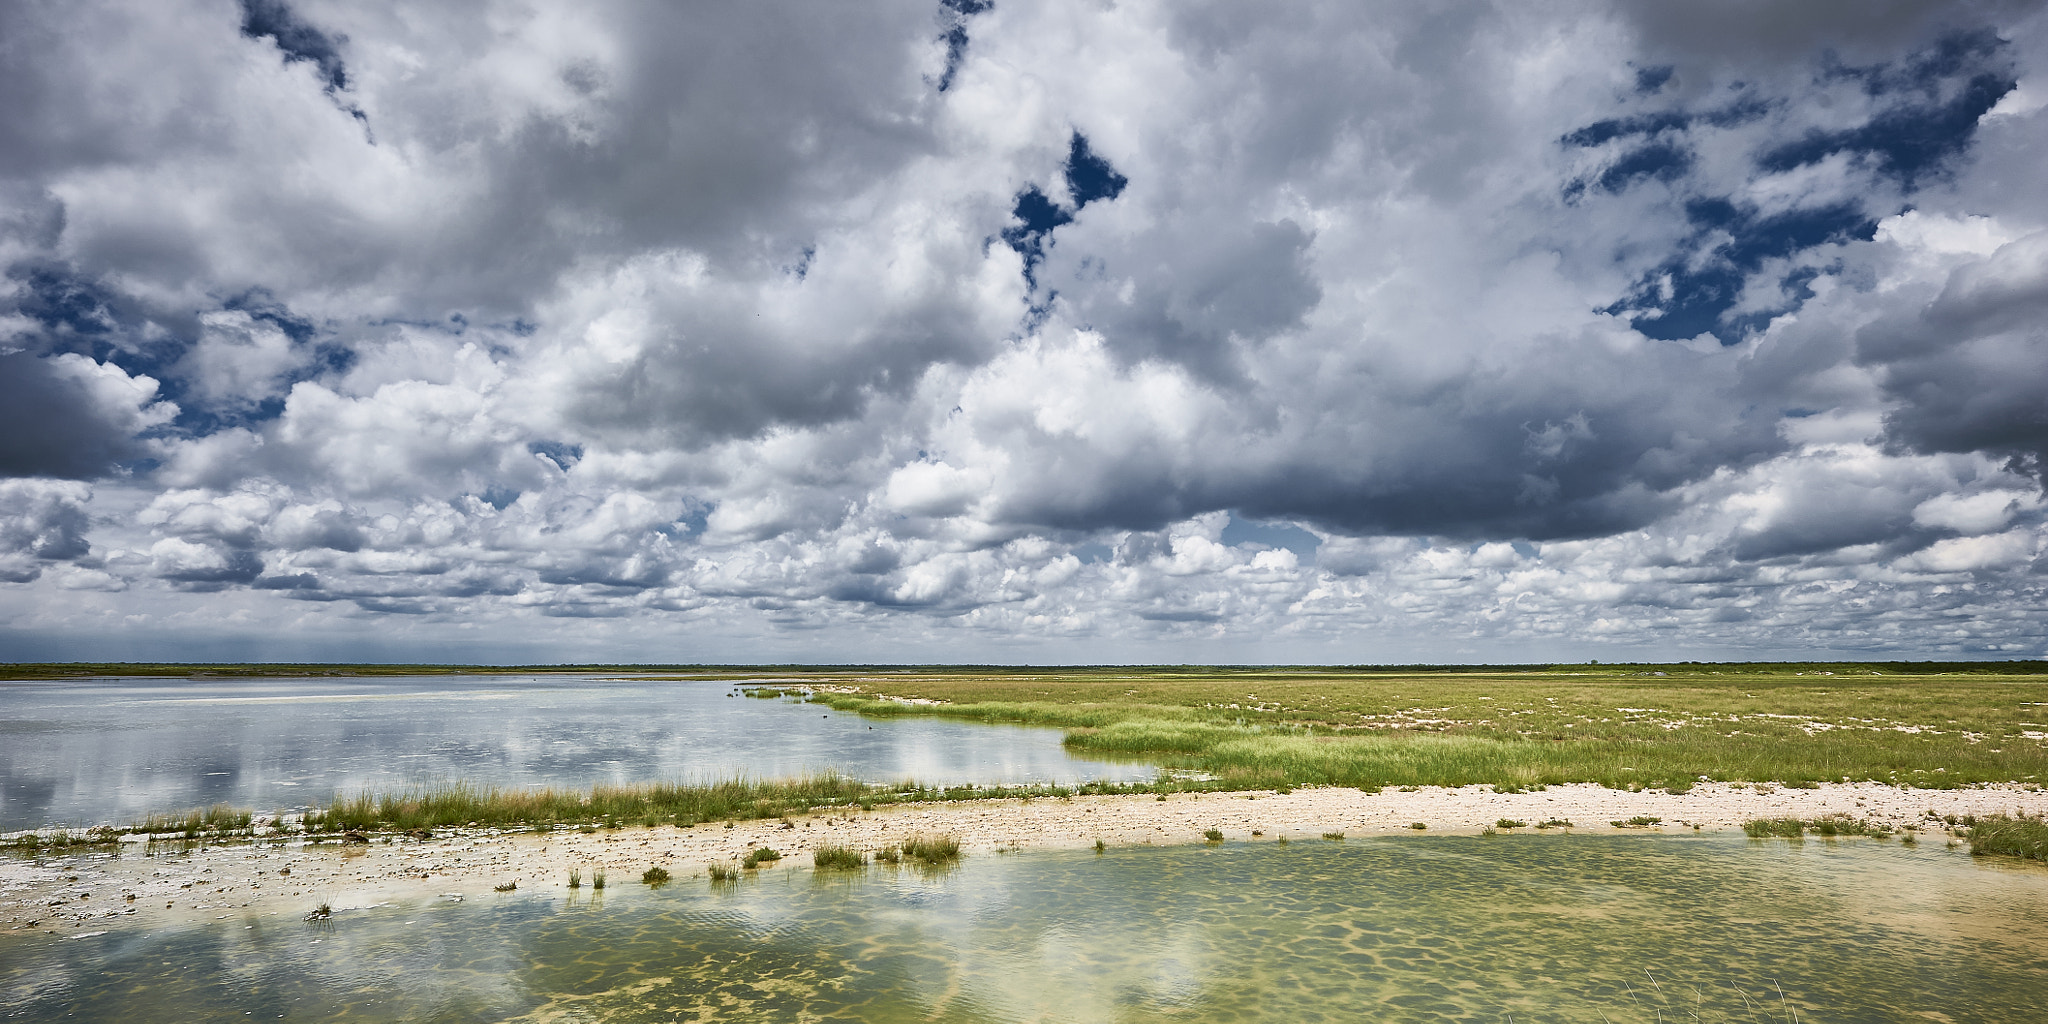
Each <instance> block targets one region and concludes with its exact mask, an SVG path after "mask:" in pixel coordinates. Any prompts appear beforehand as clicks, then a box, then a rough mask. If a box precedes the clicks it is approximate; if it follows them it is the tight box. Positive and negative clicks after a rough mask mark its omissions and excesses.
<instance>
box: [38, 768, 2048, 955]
mask: <svg viewBox="0 0 2048 1024" xmlns="http://www.w3.org/2000/svg"><path fill="white" fill-rule="evenodd" d="M2044 812H2048V793H2044V792H2042V791H2041V790H2039V789H2038V788H2036V789H2026V788H2023V787H2019V786H1987V787H1983V788H1977V789H1959V790H1928V789H1897V788H1892V787H1888V786H1882V785H1878V784H1876V783H1856V784H1835V785H1824V786H1822V787H1821V788H1819V789H1810V790H1797V789H1783V788H1779V787H1770V786H1767V787H1764V788H1763V789H1761V790H1759V789H1757V788H1754V787H1750V786H1747V785H1742V786H1737V785H1728V784H1721V783H1702V784H1700V785H1699V786H1698V787H1697V788H1695V789H1694V790H1692V791H1691V792H1690V793H1686V794H1683V795H1678V796H1673V795H1671V794H1668V793H1665V792H1663V791H1661V790H1659V791H1644V792H1640V793H1629V792H1624V791H1621V790H1612V789H1606V788H1603V787H1601V786H1597V785H1592V784H1584V785H1572V786H1552V787H1550V788H1549V789H1547V790H1544V791H1538V792H1528V793H1514V794H1503V793H1495V792H1493V791H1492V789H1491V787H1486V786H1467V787H1464V788H1462V789H1439V788H1423V789H1420V790H1416V791H1413V792H1397V791H1394V790H1388V791H1385V792H1382V793H1377V794H1369V793H1362V792H1360V791H1358V790H1355V789H1345V788H1336V787H1323V788H1309V789H1298V790H1295V791H1294V792H1292V793H1289V794H1286V795H1280V794H1276V793H1273V792H1270V791H1268V792H1252V793H1203V794H1176V795H1173V796H1170V797H1168V798H1167V799H1166V800H1164V801H1161V800H1159V799H1157V798H1156V797H1154V796H1151V795H1132V796H1081V797H1073V798H1045V797H1041V798H1037V799H1032V800H1014V799H1012V800H971V801H956V802H944V803H925V804H899V805H891V806H884V807H880V808H877V809H876V810H874V811H870V812H862V811H859V810H853V811H851V812H848V811H847V810H845V809H833V810H831V811H830V812H827V811H825V810H823V809H820V810H818V811H816V812H813V813H810V814H797V815H792V816H790V817H789V818H787V819H783V820H777V819H773V818H770V819H765V820H756V821H739V822H734V823H732V824H731V825H729V826H727V825H722V824H718V823H710V824H703V825H698V826H696V827H694V828H688V829H679V828H673V827H656V828H645V827H637V826H636V827H628V828H621V829H615V830H598V831H595V832H588V833H585V832H581V831H578V830H573V829H570V830H559V831H555V832H552V833H548V834H539V833H532V832H516V833H515V832H498V831H495V830H491V829H457V830H450V831H448V832H446V833H444V834H441V835H438V836H436V837H435V838H433V839H429V840H417V839H412V838H407V837H397V838H395V839H394V841H392V842H390V843H388V844H387V843H386V842H385V841H384V839H383V837H381V836H379V837H376V838H375V840H374V841H373V842H371V843H368V844H362V843H354V844H346V845H344V844H339V843H334V842H323V843H318V844H306V843H304V842H303V841H297V842H283V843H280V842H259V843H253V844H250V843H240V844H227V845H221V846H206V847H205V848H203V849H194V850H193V851H192V852H191V853H189V854H185V853H173V852H168V844H159V845H158V847H157V849H158V851H159V852H158V853H157V855H155V856H145V853H144V849H143V846H142V844H139V843H125V844H123V845H122V848H121V851H120V853H119V855H114V854H111V853H109V852H107V851H105V850H98V851H89V850H85V849H83V848H74V849H73V850H71V851H67V852H65V853H63V854H46V855H44V856H43V857H42V858H40V860H39V861H38V860H31V859H29V858H27V857H21V856H10V857H0V936H6V935H24V934H29V933H44V932H47V933H52V934H59V935H63V934H78V933H80V932H82V931H87V930H94V931H97V930H112V929H116V928H119V929H122V930H127V929H149V928H157V927H163V926H167V925H174V924H181V923H187V922H194V921H203V920H213V919H220V918H229V917H247V916H271V915H279V916H292V917H296V916H302V915H304V914H305V913H307V912H308V911H309V910H311V909H312V908H314V907H316V906H318V905H320V904H322V903H325V904H328V905H330V906H331V907H333V908H334V909H335V910H336V911H346V910H348V909H353V908H363V907H371V906H375V905H377V904H381V903H386V902H391V901H395V900H409V899H420V898H433V897H442V898H457V897H461V898H477V897H489V896H492V895H494V892H495V891H497V887H499V886H503V885H507V884H514V885H516V886H517V889H516V890H513V891H517V892H521V893H531V892H535V891H548V890H563V887H564V886H565V885H566V884H567V880H568V876H569V872H570V871H571V870H572V869H576V870H580V871H581V872H582V873H583V876H584V878H585V879H586V884H588V882H587V880H588V879H589V878H590V877H591V875H592V874H593V873H594V872H595V871H596V870H599V869H602V870H604V871H605V872H606V874H607V875H608V876H609V882H610V885H611V886H612V887H613V888H618V887H622V886H626V885H638V884H639V880H640V875H641V872H643V871H645V870H646V869H647V868H649V867H651V866H656V865H659V866H662V867H664V868H666V869H667V870H668V871H669V872H670V873H671V874H672V875H673V876H674V878H675V880H676V881H677V882H688V881H689V880H690V879H691V878H692V877H693V876H694V877H696V878H698V879H699V883H700V884H701V879H702V877H703V876H704V874H705V867H706V865H707V864H709V863H711V862H714V861H724V860H731V859H733V858H737V857H742V856H745V854H746V853H747V851H748V850H749V849H751V848H753V847H756V846H770V847H773V848H775V849H776V850H778V851H780V852H781V853H782V854H783V859H782V860H781V861H779V862H776V863H774V864H773V865H772V866H770V867H768V868H765V869H764V870H769V871H791V870H803V871H808V870H810V869H811V857H810V853H811V851H812V850H814V849H816V848H817V847H818V846H820V845H824V844H837V845H842V846H851V847H855V848H858V849H869V850H871V849H876V848H879V847H882V846H887V845H891V844H894V843H897V842H900V841H901V840H902V839H903V838H904V837H905V836H907V835H911V834H914V833H920V832H922V833H949V834H952V835H956V836H958V837H959V838H960V841H961V847H962V849H963V851H964V852H965V853H966V854H967V855H968V856H975V855H978V854H986V853H990V852H993V851H996V850H1008V849H1033V848H1040V849H1043V848H1062V847H1064V848H1076V847H1088V846H1092V845H1093V844H1094V843H1095V842H1096V841H1098V840H1100V841H1101V842H1103V843H1104V844H1106V845H1108V846H1125V845H1132V844H1156V845H1168V844H1178V843H1198V842H1202V841H1203V832H1204V830H1207V829H1212V828H1213V829H1217V830H1219V831H1221V832H1222V833H1223V835H1224V837H1225V839H1226V840H1227V841H1232V842H1244V841H1250V842H1272V841H1276V840H1279V839H1282V838H1285V839H1289V840H1301V839H1317V838H1319V837H1321V836H1322V835H1323V834H1324V833H1330V832H1343V833H1345V834H1346V836H1347V837H1365V836H1373V835H1393V834H1400V835H1426V834H1472V833H1477V832H1479V831H1481V830H1482V829H1484V828H1486V827H1489V826H1492V825H1494V824H1495V823H1496V822H1497V821H1498V820H1500V819H1503V818H1506V819H1511V820H1518V821H1524V822H1527V823H1528V825H1529V826H1530V827H1529V828H1528V829H1526V831H1536V830H1535V828H1534V826H1535V825H1537V824H1538V823H1541V822H1545V821H1551V820H1564V821H1569V822H1571V823H1572V828H1571V831H1573V832H1578V833H1613V832H1616V831H1619V830H1617V829H1616V828H1614V827H1613V826H1611V825H1610V824H1609V822H1612V821H1617V820H1626V819H1628V818H1632V817H1637V816H1647V817H1655V818H1661V819H1662V824H1661V825H1657V826H1651V827H1649V828H1647V829H1643V828H1637V829H1630V831H1660V830H1661V831H1665V832H1675V831H1684V832H1687V833H1692V832H1693V831H1695V826H1697V829H1698V831H1700V832H1727V831H1739V830H1740V829H1741V827H1742V824H1743V822H1745V821H1748V820H1751V819H1753V818H1766V817H1796V818H1818V817H1823V816H1827V815H1834V814H1844V815H1848V816H1850V817H1852V818H1855V819H1857V820H1865V821H1871V822H1877V823H1883V824H1887V825H1890V826H1892V827H1893V828H1894V829H1897V828H1903V827H1905V826H1908V825H1912V826H1915V827H1916V828H1918V829H1920V830H1921V831H1922V832H1923V833H1926V832H1933V833H1934V834H1935V835H1936V836H1939V834H1940V832H1939V830H1940V827H1941V823H1940V822H1939V821H1938V820H1929V819H1930V815H1932V816H1933V817H1934V818H1936V819H1938V818H1939V817H1941V816H1943V815H1956V816H1962V815H1971V814H1974V815H1984V814H1996V813H2008V814H2010V813H2026V814H2029V815H2039V814H2042V813H2044ZM1416 822H1420V823H1423V824H1425V825H1427V826H1428V828H1427V830H1426V831H1424V832H1418V831H1416V830H1414V829H1412V828H1411V827H1410V826H1411V825H1412V824H1413V823H1416ZM1516 831H1524V830H1522V829H1518V830H1516ZM1552 831H1553V832H1561V831H1563V830H1562V829H1561V828H1559V829H1553V830H1552Z"/></svg>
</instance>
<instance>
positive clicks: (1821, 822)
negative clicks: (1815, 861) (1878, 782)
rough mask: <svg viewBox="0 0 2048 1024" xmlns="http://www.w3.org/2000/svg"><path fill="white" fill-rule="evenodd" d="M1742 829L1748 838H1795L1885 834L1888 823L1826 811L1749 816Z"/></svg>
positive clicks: (1889, 832)
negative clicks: (1816, 814) (1795, 815)
mask: <svg viewBox="0 0 2048 1024" xmlns="http://www.w3.org/2000/svg"><path fill="white" fill-rule="evenodd" d="M1742 831H1743V833H1744V834H1746V835H1748V836H1749V837H1750V838H1752V839H1766V838H1772V837H1778V838H1785V839H1798V838H1800V837H1801V836H1806V835H1816V836H1889V835H1891V834H1892V830H1891V827H1890V826H1887V825H1879V824H1876V823H1874V822H1869V821H1861V820H1858V819H1856V818H1852V817H1850V816H1849V815H1846V814H1830V815H1827V816H1826V817H1821V818H1753V819H1751V820H1749V821H1745V822H1743V823H1742Z"/></svg>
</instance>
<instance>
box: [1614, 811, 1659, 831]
mask: <svg viewBox="0 0 2048 1024" xmlns="http://www.w3.org/2000/svg"><path fill="white" fill-rule="evenodd" d="M1608 824H1609V825H1612V826H1614V827H1615V828H1649V827H1650V826H1652V825H1662V824H1664V819H1663V818H1659V817H1656V816H1655V815H1650V814H1638V815H1636V816H1635V817H1633V818H1629V819H1627V820H1625V821H1610V822H1608Z"/></svg>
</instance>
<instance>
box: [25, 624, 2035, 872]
mask: <svg viewBox="0 0 2048 1024" xmlns="http://www.w3.org/2000/svg"><path fill="white" fill-rule="evenodd" d="M594 668H598V666H561V667H548V668H546V669H533V670H531V671H551V672H555V671H586V672H587V671H591V670H592V669H594ZM604 668H606V669H607V670H626V669H632V670H635V671H659V670H661V669H663V668H666V669H668V670H671V671H674V672H677V673H678V674H684V673H687V674H689V675H692V676H695V677H699V678H716V679H719V680H721V681H732V680H742V681H744V680H759V681H760V685H758V686H753V687H751V688H742V692H747V691H748V690H749V689H751V690H753V691H760V694H759V695H760V696H764V697H765V696H768V695H769V694H768V693H767V692H766V691H768V690H776V691H779V693H780V694H781V695H784V696H796V695H799V694H801V695H804V696H805V699H807V700H809V701H811V702H812V703H815V704H819V705H822V706H825V707H830V708H834V709H837V710H841V711H849V712H858V713H860V714H863V715H868V716H873V717H900V716H911V715H918V716H938V717H948V718H957V719H964V720H973V721H986V722H1004V723H1017V724H1028V725H1041V726H1050V727H1056V728H1060V729H1063V730H1065V732H1066V739H1065V742H1066V745H1067V747H1068V748H1069V749H1070V750H1072V751H1074V752H1075V753H1077V754H1081V755H1085V756H1091V757H1101V758H1109V759H1135V760H1142V761H1147V762H1150V763H1154V764H1158V765H1160V766H1162V767H1165V768H1169V769H1176V770H1177V771H1176V772H1175V773H1173V774H1170V775H1167V776H1164V777H1162V778H1161V779H1159V780H1158V781H1155V782H1149V783H1136V784H1114V783H1095V784H1089V785H1085V786H1079V787H1072V788H1062V787H1046V786H1039V787H1017V788H986V787H983V788H976V787H971V786H953V787H919V786H911V785H906V786H898V787H869V786H865V785H862V784H860V783H858V782H856V781H853V780H849V779H843V778H839V777H836V776H830V775H821V776H809V777H804V778H798V779H789V780H777V781H757V780H747V779H734V780H729V781H726V782H720V783H714V784H709V785H680V784H665V783H664V784H650V785H629V786H603V787H598V788H595V789H589V790H583V789H539V790H500V789H493V788H489V787H482V786H468V785H455V786H450V787H445V788H440V789H434V790H412V791H404V792H392V793H361V794H355V795H351V796H346V797H344V798H341V799H338V800H336V801H335V802H334V803H333V804H331V805H329V806H328V807H325V808H321V809H319V810H317V811H315V812H313V813H312V814H309V815H308V816H307V819H306V822H305V824H306V826H307V832H308V833H309V834H311V835H313V836H316V837H317V836H319V835H320V834H322V833H333V832H346V831H350V830H356V831H365V832H367V831H372V830H398V831H408V832H409V831H413V830H415V829H434V828H441V827H450V826H466V825H470V824H472V823H474V824H477V825H482V826H486V827H547V826H553V825H560V824H568V825H587V826H589V827H591V828H592V829H593V830H594V829H595V828H596V827H597V825H598V824H599V823H602V824H604V825H605V826H607V827H618V826H620V825H622V824H625V823H637V824H640V825H657V824H674V825H678V826H690V825H695V824H699V823H703V822H713V821H728V822H730V821H734V820H745V819H753V818H763V817H775V816H778V815H784V814H795V813H801V812H804V811H808V810H810V809H813V808H818V807H839V808H847V809H850V808H851V807H853V806H860V807H861V808H863V809H869V808H873V807H875V806H877V805H882V804H889V803H900V802H911V801H935V800H966V799H978V798H985V797H1030V796H1064V795H1072V794H1075V793H1087V794H1093V793H1133V792H1151V793H1155V794H1156V795H1157V797H1158V798H1159V799H1165V798H1166V796H1167V795H1168V794H1169V793H1173V792H1182V791H1219V790H1254V789H1258V790H1266V789H1270V790H1273V791H1275V792H1276V793H1284V792H1286V791H1287V790H1289V789H1291V788H1292V787H1294V786H1299V785H1342V786H1349V787H1355V788H1358V789H1361V790H1365V791H1368V792H1378V791H1380V790H1381V789H1383V788H1387V787H1394V788H1399V789H1402V790H1414V789H1418V788H1420V787H1424V786H1467V785H1488V786H1492V787H1494V788H1495V789H1496V790H1497V791H1500V792H1505V793H1514V792H1526V791H1530V790H1535V789H1540V788H1542V787H1545V786H1549V785H1562V784H1569V783H1584V782H1591V783H1598V784H1601V785H1606V786H1610V787H1614V788H1618V789H1627V790H1634V791H1641V790H1652V789H1661V790H1666V791H1670V792H1684V791H1686V790H1687V789H1690V788H1691V787H1693V786H1695V785H1697V784H1698V783H1699V782H1700V780H1702V779H1709V780H1716V781H1722V782H1739V783H1753V784H1775V785H1780V786H1784V787H1787V788H1810V787H1814V786H1817V785H1819V784H1820V783H1822V782H1840V781H1878V782H1883V783H1887V784H1891V785H1898V786H1909V787H1918V788H1931V789H1948V788H1956V787H1964V786H1973V785H1978V784H1983V783H2020V784H2028V785H2036V786H2038V785H2040V784H2042V783H2043V781H2044V780H2048V740H2044V739H2042V738H2040V737H2041V736H2042V734H2043V733H2044V732H2048V726H2044V725H2043V723H2044V722H2048V663H2041V662H2000V663H1952V664H1936V663H1917V664H1916V663H1871V664H1844V663H1828V664H1821V663H1814V664H1769V665H1765V664H1726V665H1712V664H1683V665H1629V666H1606V665H1603V666H1591V665H1539V666H1507V667H1502V666H1466V667H1449V668H1446V667H1408V668H1262V667H1222V668H1203V667H1154V668H1124V667H1115V668H1067V669H1042V668H1029V669H1027V668H1015V669H1012V668H999V667H977V668H967V669H947V668H923V667H912V668H893V669H876V668H872V667H859V666H841V667H830V668H818V667H789V666H747V667H743V668H738V669H732V668H713V667H705V666H666V667H664V666H607V667H604ZM505 671H521V672H525V671H529V670H528V669H502V668H474V669H472V668H464V667H455V666H428V667H399V666H328V665H315V666H305V665H229V666H164V665H114V666H107V665H93V666H86V665H68V666H67V665H41V666H38V665H15V666H0V676H4V675H7V674H8V673H12V674H13V675H14V676H15V677H18V678H64V677H70V676H75V675H124V674H152V675H195V674H207V675H218V676H236V675H252V676H253V675H271V676H289V675H295V674H296V675H385V674H421V673H459V672H505ZM826 684H829V685H832V686H835V687H847V688H855V689H857V690H858V691H859V692H828V691H823V690H813V689H810V688H809V687H810V686H815V685H826ZM908 699H916V700H919V701H929V702H936V703H914V704H913V703H908V702H907V700H908ZM249 820H250V819H249V818H248V812H246V811H236V810H233V809H230V808H219V807H216V808H211V809H208V810H207V811H200V812H190V813H187V814H184V815H179V816H170V817H160V818H157V819H152V820H151V821H149V822H145V823H142V824H141V825H138V826H135V829H137V830H139V829H141V828H143V827H149V828H151V829H153V830H154V831H155V832H157V833H159V834H160V833H163V832H171V833H178V834H184V835H185V836H186V837H187V838H207V837H212V838H226V837H229V836H234V835H236V834H237V833H242V834H246V833H247V832H249V831H251V829H250V824H249ZM121 831H124V830H113V831H112V832H111V833H110V834H105V835H100V836H99V837H98V838H97V839H94V838H92V837H91V836H90V835H88V836H85V837H81V836H80V835H78V834H75V833H71V832H68V831H64V832H48V833H44V834H40V835H38V836H36V837H34V838H32V839H20V838H17V839H14V840H10V844H11V845H14V846H17V847H27V846H35V847H36V848H38V849H40V848H42V847H44V846H50V847H56V846H64V845H70V844H74V843H80V842H111V841H114V840H115V839H117V838H118V836H119V833H120V832H121Z"/></svg>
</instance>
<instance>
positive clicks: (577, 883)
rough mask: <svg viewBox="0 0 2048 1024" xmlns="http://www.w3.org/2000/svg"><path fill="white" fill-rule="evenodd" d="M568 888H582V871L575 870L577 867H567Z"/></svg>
mask: <svg viewBox="0 0 2048 1024" xmlns="http://www.w3.org/2000/svg"><path fill="white" fill-rule="evenodd" d="M569 888H571V889H581V888H583V872H581V871H578V870H577V869H575V868H570V869H569Z"/></svg>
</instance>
